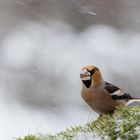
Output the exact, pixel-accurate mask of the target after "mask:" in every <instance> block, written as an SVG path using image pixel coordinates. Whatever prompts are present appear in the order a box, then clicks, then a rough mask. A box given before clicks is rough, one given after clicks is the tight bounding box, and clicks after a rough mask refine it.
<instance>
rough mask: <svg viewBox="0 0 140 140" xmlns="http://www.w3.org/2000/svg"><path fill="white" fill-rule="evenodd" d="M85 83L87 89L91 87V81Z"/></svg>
mask: <svg viewBox="0 0 140 140" xmlns="http://www.w3.org/2000/svg"><path fill="white" fill-rule="evenodd" d="M83 83H84V85H85V86H86V87H87V88H89V87H90V86H91V80H83Z"/></svg>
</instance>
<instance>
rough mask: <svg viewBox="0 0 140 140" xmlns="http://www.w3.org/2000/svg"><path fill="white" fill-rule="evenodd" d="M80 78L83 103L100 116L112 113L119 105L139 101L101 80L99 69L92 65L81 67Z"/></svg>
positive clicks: (139, 100)
mask: <svg viewBox="0 0 140 140" xmlns="http://www.w3.org/2000/svg"><path fill="white" fill-rule="evenodd" d="M80 78H81V82H82V89H81V96H82V98H83V99H84V100H85V102H86V103H87V104H88V105H89V106H90V107H91V108H92V109H93V110H94V111H95V112H96V113H98V114H99V115H100V116H102V115H103V114H107V113H113V112H114V111H115V110H116V107H117V106H119V105H122V106H125V105H129V102H132V101H133V100H134V101H138V102H139V103H140V99H138V98H133V97H132V96H131V95H130V94H129V93H127V92H125V91H124V90H122V89H121V88H119V87H118V86H115V85H113V84H111V83H109V82H106V81H105V80H104V79H103V76H102V73H101V71H100V69H99V68H97V67H96V66H93V65H86V66H84V67H82V69H81V73H80Z"/></svg>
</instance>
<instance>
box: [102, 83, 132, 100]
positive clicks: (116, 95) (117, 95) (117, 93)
mask: <svg viewBox="0 0 140 140" xmlns="http://www.w3.org/2000/svg"><path fill="white" fill-rule="evenodd" d="M104 89H105V90H106V91H107V92H108V93H109V94H110V95H111V97H112V99H114V100H117V99H127V100H128V99H133V98H132V97H131V96H130V95H129V94H128V93H125V92H123V90H121V89H120V88H118V87H117V86H114V85H112V84H110V83H108V82H105V86H104Z"/></svg>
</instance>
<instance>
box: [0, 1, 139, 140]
mask: <svg viewBox="0 0 140 140" xmlns="http://www.w3.org/2000/svg"><path fill="white" fill-rule="evenodd" d="M139 6H140V1H139V0H133V1H132V0H117V1H112V0H28V1H27V0H0V110H1V111H0V112H1V113H0V124H1V125H0V132H1V133H0V139H3V140H9V139H14V138H16V137H18V136H24V135H26V134H36V133H42V134H48V133H56V132H58V131H60V130H63V129H65V128H67V127H70V126H75V125H78V124H84V123H86V122H87V121H89V120H93V119H95V118H96V117H97V114H96V113H94V112H93V111H92V110H91V109H90V108H89V107H88V106H87V105H86V104H85V102H84V101H83V100H82V99H81V96H80V89H81V82H80V78H79V73H80V68H81V67H82V66H84V65H86V64H93V65H96V66H98V67H99V68H100V69H101V70H102V73H103V75H104V78H105V79H106V80H107V81H108V82H111V83H114V84H116V85H118V86H120V87H121V88H123V89H124V90H125V91H126V92H129V93H131V94H132V96H135V97H140V95H139V91H140V86H139V83H140V75H139V72H140V8H139Z"/></svg>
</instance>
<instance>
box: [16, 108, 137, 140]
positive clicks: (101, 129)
mask: <svg viewBox="0 0 140 140" xmlns="http://www.w3.org/2000/svg"><path fill="white" fill-rule="evenodd" d="M79 133H82V135H83V136H84V135H87V134H92V138H93V136H94V135H96V136H97V135H98V136H99V137H100V139H106V140H116V139H117V138H120V139H123V140H137V139H140V106H135V107H122V106H119V107H117V109H116V111H115V113H114V114H107V115H103V116H102V117H99V118H98V119H97V120H95V121H92V122H89V123H87V124H85V125H84V126H78V127H72V128H71V129H67V130H65V131H61V132H60V133H58V134H56V135H47V136H42V135H38V136H33V135H28V136H26V137H24V138H19V139H18V140H58V139H61V140H73V139H74V138H76V137H78V135H79ZM83 139H84V138H83Z"/></svg>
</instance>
